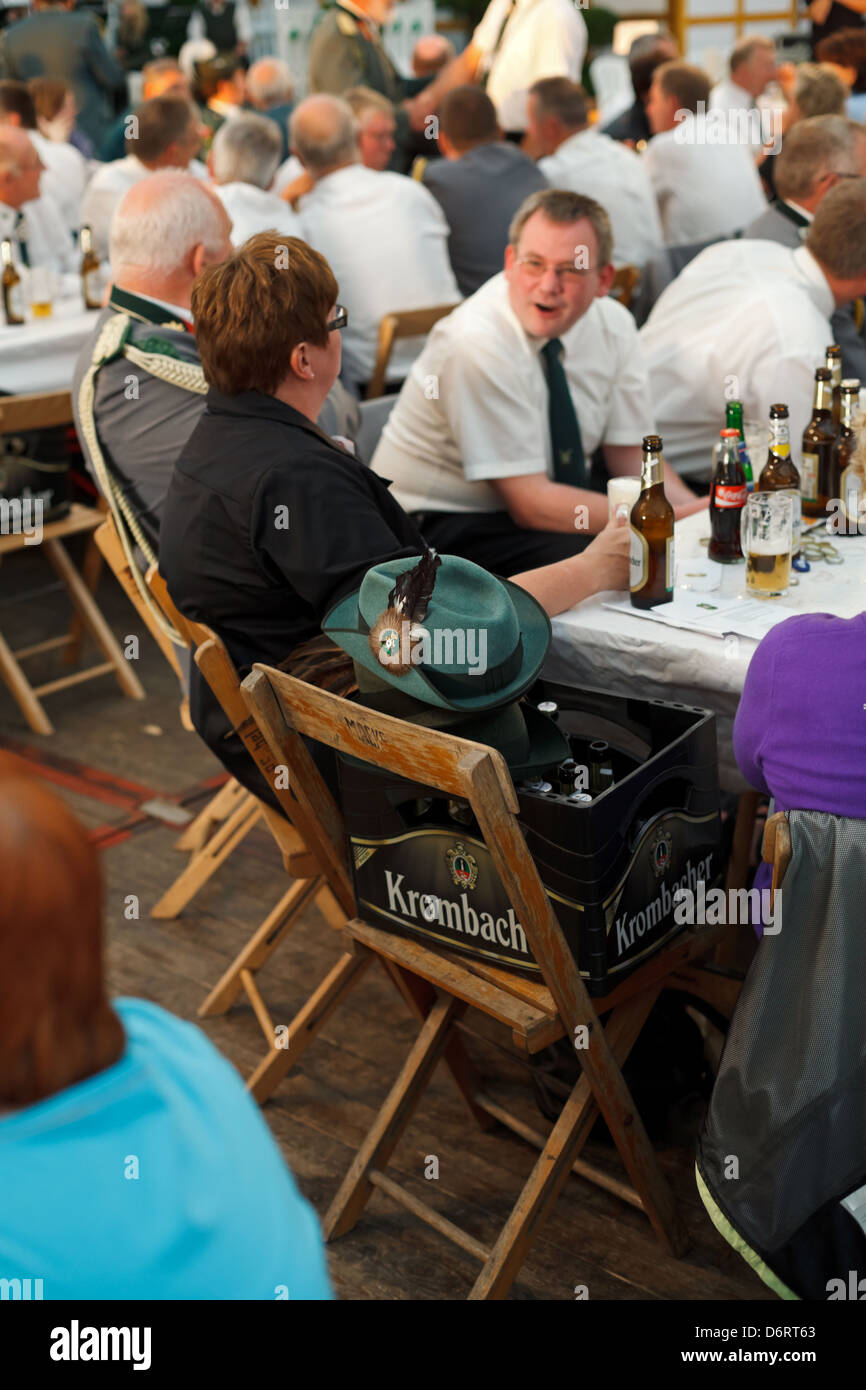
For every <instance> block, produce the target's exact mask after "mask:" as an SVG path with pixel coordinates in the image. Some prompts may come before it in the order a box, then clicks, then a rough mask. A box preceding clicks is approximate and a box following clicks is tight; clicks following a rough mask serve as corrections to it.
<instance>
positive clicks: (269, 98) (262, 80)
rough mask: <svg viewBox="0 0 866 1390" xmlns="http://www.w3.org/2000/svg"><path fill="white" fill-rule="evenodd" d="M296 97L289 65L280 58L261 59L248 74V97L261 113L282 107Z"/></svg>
mask: <svg viewBox="0 0 866 1390" xmlns="http://www.w3.org/2000/svg"><path fill="white" fill-rule="evenodd" d="M294 95H295V84H294V82H293V81H292V74H291V72H290V70H289V67H288V64H286V63H283V62H282V61H281V60H280V59H279V58H260V59H259V60H258V62H257V63H253V65H252V67H251V68H250V69H249V71H248V73H247V96H248V98H249V100H250V102H251V103H252V105H253V106H255V107H257V109H258V110H259V111H267V110H268V108H269V107H271V106H281V105H283V104H284V103H285V102H288V101H291V100H292V97H293V96H294Z"/></svg>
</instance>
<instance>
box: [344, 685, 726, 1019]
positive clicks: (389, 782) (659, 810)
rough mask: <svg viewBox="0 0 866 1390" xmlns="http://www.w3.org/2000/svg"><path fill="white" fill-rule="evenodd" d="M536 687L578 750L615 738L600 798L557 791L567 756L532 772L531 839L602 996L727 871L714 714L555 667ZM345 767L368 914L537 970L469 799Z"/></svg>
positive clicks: (535, 697) (360, 891)
mask: <svg viewBox="0 0 866 1390" xmlns="http://www.w3.org/2000/svg"><path fill="white" fill-rule="evenodd" d="M531 700H532V703H533V704H536V703H538V702H539V701H541V700H553V701H555V702H556V704H557V705H558V707H559V714H558V723H559V727H560V729H561V730H562V732H563V733H565V734H566V735H567V736H568V738H569V741H570V743H571V748H572V757H573V758H574V759H575V761H576V762H577V763H578V764H579V765H581V766H585V765H586V763H587V756H586V755H587V750H588V747H589V743H590V742H592V741H593V740H596V739H603V740H605V741H606V742H607V743H608V745H609V749H610V760H611V764H612V769H613V773H614V776H615V778H616V780H615V783H614V785H612V786H610V787H608V789H607V790H606V791H604V792H602V793H601V794H600V795H597V796H596V797H594V799H593V800H592V801H589V802H585V803H575V802H572V801H569V800H568V799H567V798H566V797H565V796H564V795H559V794H557V793H556V785H557V784H556V781H555V772H556V769H555V768H551V769H550V771H549V772H548V773H546V774H545V775H546V777H547V780H548V781H552V782H553V786H554V791H553V792H549V793H543V792H538V791H534V790H528V789H526V787H525V786H522V785H521V784H520V783H518V787H517V790H518V798H519V802H520V817H519V819H520V824H521V827H522V829H523V833H524V835H525V837H526V843H527V845H528V847H529V852H530V854H531V855H532V857H533V859H534V861H535V863H536V866H537V868H538V872H539V875H540V877H541V881H542V883H543V884H544V887H545V889H546V890H547V893H548V896H549V898H550V900H551V902H552V904H553V908H554V911H555V913H556V915H557V918H558V920H559V923H560V926H561V927H562V930H563V932H564V934H565V938H566V940H567V942H568V945H569V947H570V949H571V951H572V953H573V955H574V958H575V960H576V962H577V965H578V968H579V970H580V973H581V975H582V977H583V979H584V982H585V984H586V986H587V989H588V991H589V993H590V994H591V995H593V996H595V997H601V996H603V995H605V994H608V993H609V992H610V991H611V990H612V989H614V988H615V987H616V985H618V984H619V983H620V982H621V981H622V980H623V979H624V978H625V977H626V976H627V975H628V974H629V973H630V972H631V971H632V970H633V969H634V968H635V967H636V966H638V965H640V964H642V963H643V962H644V961H645V960H646V959H647V958H648V957H649V956H650V955H652V953H653V952H655V951H657V950H658V949H659V948H660V947H661V946H663V945H664V944H666V943H667V942H669V941H670V940H671V939H672V937H673V936H674V935H675V933H676V932H678V931H680V930H681V926H680V925H679V924H678V923H677V922H676V921H675V910H676V904H675V902H674V893H675V892H676V891H677V889H678V888H688V889H690V890H691V891H692V892H695V891H696V885H697V883H698V882H700V881H703V882H705V883H706V885H707V887H708V888H709V886H710V885H711V884H714V883H715V882H716V881H717V880H718V878H719V875H720V872H721V848H720V820H719V785H718V765H717V759H716V729H715V716H714V715H713V714H712V713H711V712H710V711H709V710H705V709H697V708H694V707H692V706H688V705H679V704H668V703H666V702H663V701H661V700H632V699H621V698H617V697H614V696H609V695H601V694H598V693H596V692H592V691H579V690H572V689H569V688H568V687H566V686H560V685H554V684H553V683H550V682H544V683H541V682H539V683H538V684H537V685H536V686H534V687H533V690H532V693H531ZM339 773H340V789H341V800H342V806H343V815H344V818H345V822H346V828H347V832H348V835H349V840H350V849H351V859H352V867H353V873H354V880H355V893H356V896H357V900H358V908H359V911H360V913H361V915H362V916H364V917H367V918H368V919H369V920H370V921H372V922H375V923H376V925H377V926H379V927H381V928H382V929H383V930H389V931H394V932H398V933H400V934H402V935H411V936H415V937H418V938H419V939H421V940H425V941H427V942H429V943H432V942H433V941H438V942H440V943H441V944H443V945H447V946H448V947H449V948H450V949H453V950H457V951H462V952H465V953H467V954H468V955H472V956H477V957H480V958H483V959H485V960H487V961H489V962H490V963H491V964H495V965H498V966H502V967H505V968H508V969H513V970H516V971H518V972H519V973H520V974H524V975H529V976H530V977H534V978H538V976H539V973H540V972H539V967H538V966H537V964H536V963H535V961H534V959H533V957H532V954H531V951H530V949H529V946H528V944H527V941H526V934H525V932H524V931H523V927H522V926H521V924H520V922H518V921H517V918H516V916H515V913H514V910H513V908H512V907H511V905H510V903H509V902H508V899H507V897H506V894H505V890H504V887H503V885H502V882H501V880H500V879H499V876H498V874H497V873H496V871H495V869H494V867H493V863H492V860H491V858H490V855H489V853H488V851H487V849H486V847H485V845H484V842H483V840H482V839H481V837H480V834H479V832H478V827H477V825H476V824H475V822H474V820H473V819H472V818H471V813H470V812H469V811H468V808H467V807H466V805H465V803H464V804H463V805H455V804H454V803H453V802H449V800H448V798H447V797H443V795H442V794H441V793H440V792H437V791H436V790H435V789H434V788H431V787H426V786H423V785H421V784H419V783H415V782H407V781H405V780H404V779H403V778H400V777H391V776H389V775H388V774H387V773H385V772H382V771H380V770H379V769H377V768H372V767H365V766H363V765H362V764H360V763H356V762H354V761H353V760H346V759H340V768H339ZM449 807H450V809H449ZM455 812H456V814H457V815H458V816H459V815H463V816H468V817H469V823H466V824H463V823H460V822H459V821H457V820H455V819H454V814H455ZM678 915H679V916H681V917H682V916H684V914H683V913H679V914H678Z"/></svg>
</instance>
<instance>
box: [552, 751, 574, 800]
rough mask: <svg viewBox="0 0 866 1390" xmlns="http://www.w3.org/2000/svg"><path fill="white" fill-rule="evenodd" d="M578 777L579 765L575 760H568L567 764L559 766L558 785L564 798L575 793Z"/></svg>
mask: <svg viewBox="0 0 866 1390" xmlns="http://www.w3.org/2000/svg"><path fill="white" fill-rule="evenodd" d="M576 777H577V763H576V762H575V761H574V758H566V760H565V762H563V763H560V764H559V767H558V769H557V773H556V784H557V786H558V787H559V790H560V792H561V793H562V795H563V796H570V795H571V793H572V792H573V791H574V780H575V778H576Z"/></svg>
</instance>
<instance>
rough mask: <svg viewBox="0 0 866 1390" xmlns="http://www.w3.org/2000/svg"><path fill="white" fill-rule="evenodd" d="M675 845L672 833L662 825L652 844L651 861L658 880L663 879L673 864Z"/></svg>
mask: <svg viewBox="0 0 866 1390" xmlns="http://www.w3.org/2000/svg"><path fill="white" fill-rule="evenodd" d="M672 849H673V845H672V842H671V836H670V831H669V830H667V829H665V827H664V826H662V825H660V826H659V828H658V830H657V831H656V833H655V835H654V836H653V838H652V840H651V842H650V860H651V862H652V866H653V873H654V874H655V876H656V878H661V877H662V875H663V874H664V873H665V871H666V870H667V868H668V866H669V864H670V862H671V852H672Z"/></svg>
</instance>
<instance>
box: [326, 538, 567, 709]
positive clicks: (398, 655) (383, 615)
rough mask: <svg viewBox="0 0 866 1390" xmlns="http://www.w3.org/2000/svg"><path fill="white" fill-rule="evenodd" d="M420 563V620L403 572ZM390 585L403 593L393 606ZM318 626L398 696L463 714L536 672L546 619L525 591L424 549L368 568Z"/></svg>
mask: <svg viewBox="0 0 866 1390" xmlns="http://www.w3.org/2000/svg"><path fill="white" fill-rule="evenodd" d="M431 558H432V565H431ZM422 561H423V564H424V565H425V566H426V577H427V580H428V586H427V598H428V600H429V602H424V603H421V604H420V605H419V607H418V610H417V611H420V612H421V613H422V617H421V618H420V619H415V618H413V616H412V599H411V594H412V593H413V587H412V582H411V581H412V576H411V575H410V573H409V572H410V571H415V570H416V568H417V570H418V571H419V572H420V569H421V566H422ZM437 562H438V564H437ZM398 580H400V581H401V585H402V588H400V587H399V586H398ZM407 581H408V583H407ZM430 583H432V593H431V592H430V587H429V585H430ZM395 586H396V587H397V592H398V593H402V594H404V595H405V594H406V593H409V595H410V599H409V602H408V607H406V606H404V607H403V609H402V611H401V610H400V607H399V602H400V600H399V599H398V600H397V604H398V606H397V607H394V606H393V604H394V598H393V595H394V591H395ZM417 587H418V586H417V585H416V586H415V588H416V590H417ZM407 614H408V616H407ZM322 631H323V632H325V633H327V635H328V636H329V637H330V638H331V639H332V640H333V641H334V642H336V643H337V645H338V646H340V647H342V649H343V651H345V652H348V654H349V656H351V658H352V660H353V661H354V662H356V664H358V665H360V666H363V667H365V668H366V669H367V670H368V671H371V672H372V673H373V674H374V675H376V676H378V677H379V679H380V680H383V681H386V682H387V683H388V684H389V685H393V686H394V688H395V689H397V690H400V691H402V692H403V694H405V695H409V696H411V697H412V698H413V699H415V700H420V701H421V702H422V703H423V704H427V705H435V706H438V707H439V708H441V709H455V710H470V711H471V710H486V709H495V708H497V707H498V706H499V705H506V704H508V703H510V702H511V701H512V700H516V699H518V697H519V696H520V695H522V694H523V692H524V691H525V690H527V689H528V687H529V686H530V685H531V684H532V682H533V681H534V680H535V678H536V676H537V675H538V672H539V670H540V669H541V665H542V662H543V661H544V658H545V656H546V654H547V648H548V645H549V643H550V619H549V618H548V616H547V614H546V613H545V611H544V609H543V608H542V607H541V605H540V604H539V603H538V602H537V601H536V600H535V599H534V598H533V597H532V596H531V594H528V593H527V592H526V590H525V589H520V588H518V586H517V585H516V584H511V583H509V581H508V580H507V579H497V578H495V576H494V575H492V574H489V573H488V571H487V570H484V569H481V567H480V566H479V565H474V564H473V563H472V561H471V560H464V559H461V558H460V557H459V556H456V555H443V556H441V557H440V556H436V555H435V552H429V551H428V552H427V553H426V554H425V556H423V557H422V556H414V557H409V558H404V559H400V560H386V561H385V562H384V563H383V564H381V565H374V566H373V568H372V569H370V570H368V571H367V573H366V574H365V575H364V578H363V580H362V583H361V587H360V588H359V589H358V590H356V591H355V592H354V593H352V594H348V595H347V596H346V597H345V598H342V599H340V600H339V602H338V603H336V604H335V605H334V607H333V608H332V609H331V610H330V612H329V613H328V614H327V616H326V617H325V620H324V622H323V623H322Z"/></svg>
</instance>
